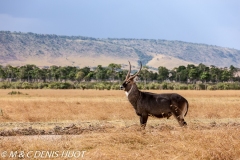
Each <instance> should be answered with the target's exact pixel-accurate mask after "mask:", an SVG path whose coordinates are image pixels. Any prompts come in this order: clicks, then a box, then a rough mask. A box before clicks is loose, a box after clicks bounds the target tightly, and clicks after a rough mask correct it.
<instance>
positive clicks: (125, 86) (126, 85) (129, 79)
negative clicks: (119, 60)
mask: <svg viewBox="0 0 240 160" xmlns="http://www.w3.org/2000/svg"><path fill="white" fill-rule="evenodd" d="M128 62H129V61H128ZM140 64H141V66H140V69H139V71H138V72H137V73H136V74H134V75H132V76H130V73H131V63H130V62H129V71H128V73H127V76H126V79H125V80H124V81H123V83H122V85H121V86H120V89H122V90H124V91H126V92H129V90H131V88H132V85H133V84H134V83H135V81H134V79H135V77H136V76H137V75H138V74H139V73H140V71H141V69H142V63H141V62H140Z"/></svg>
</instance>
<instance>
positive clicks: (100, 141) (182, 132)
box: [0, 90, 240, 160]
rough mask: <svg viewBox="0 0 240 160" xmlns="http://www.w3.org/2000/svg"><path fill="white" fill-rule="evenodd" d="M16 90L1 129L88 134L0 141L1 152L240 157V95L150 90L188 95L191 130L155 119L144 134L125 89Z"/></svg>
mask: <svg viewBox="0 0 240 160" xmlns="http://www.w3.org/2000/svg"><path fill="white" fill-rule="evenodd" d="M11 91H12V90H0V121H1V123H0V131H3V130H10V129H19V128H27V127H32V128H36V129H51V128H53V127H54V126H56V125H58V126H68V125H69V124H76V125H77V126H80V127H82V128H85V129H88V130H87V132H83V133H82V134H80V135H44V136H43V135H36V136H22V135H20V136H10V137H6V136H5V137H0V142H1V143H0V153H1V152H3V151H8V152H10V151H26V152H27V151H37V150H45V151H50V150H51V151H65V150H72V151H76V150H79V151H83V150H84V151H86V153H85V155H84V157H83V158H81V159H109V160H110V159H181V160H182V159H183V160H186V159H189V160H192V159H240V134H239V128H240V118H239V116H240V106H239V101H240V91H151V92H157V93H160V92H161V93H163V92H164V93H166V92H176V93H179V94H181V95H183V96H184V97H185V98H186V99H187V100H188V101H189V105H190V107H189V111H188V114H187V116H186V119H185V120H186V122H187V123H188V127H186V128H181V127H179V125H178V123H177V121H176V120H175V119H174V118H173V117H171V118H170V119H168V120H167V119H156V118H152V117H150V118H149V120H148V124H147V127H146V129H145V130H144V131H141V130H139V117H138V116H137V115H136V114H135V111H134V109H133V108H132V106H131V105H130V103H129V102H128V100H127V98H126V96H125V94H124V92H123V91H96V90H85V91H82V90H17V91H20V92H21V93H23V94H20V95H9V94H8V93H9V92H11ZM0 159H1V157H0ZM44 159H48V158H44ZM49 159H53V158H49ZM54 159H63V158H59V157H58V158H54ZM65 159H71V158H65Z"/></svg>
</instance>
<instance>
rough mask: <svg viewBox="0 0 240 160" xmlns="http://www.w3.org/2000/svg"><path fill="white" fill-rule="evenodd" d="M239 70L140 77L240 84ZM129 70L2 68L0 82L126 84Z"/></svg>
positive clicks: (192, 68)
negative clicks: (239, 82) (105, 82)
mask: <svg viewBox="0 0 240 160" xmlns="http://www.w3.org/2000/svg"><path fill="white" fill-rule="evenodd" d="M238 70H239V69H238V68H236V67H234V66H232V65H231V66H230V67H229V68H227V67H226V68H218V67H216V66H212V65H211V66H206V65H204V64H199V65H197V66H196V65H192V64H189V65H187V66H179V67H175V68H174V69H167V68H166V67H163V66H160V67H158V71H157V72H153V71H151V70H150V69H149V68H148V67H147V66H143V68H142V71H141V73H140V80H141V81H143V82H145V83H148V82H152V81H156V82H163V81H168V82H181V83H196V82H198V81H201V82H204V83H205V82H212V83H217V82H227V81H239V80H240V79H239V76H237V72H238ZM127 72H128V70H127V69H122V66H121V65H120V64H114V63H111V64H109V65H108V66H107V67H103V66H101V65H98V66H97V67H94V68H89V67H83V68H78V67H73V66H65V67H62V66H50V67H44V68H39V67H37V66H36V65H29V64H28V65H24V66H20V67H14V66H11V65H7V66H1V65H0V79H1V81H7V82H12V81H20V82H66V81H72V82H78V83H80V82H82V81H93V80H94V81H98V82H102V81H123V80H124V78H125V76H126V74H127Z"/></svg>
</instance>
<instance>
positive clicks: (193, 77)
mask: <svg viewBox="0 0 240 160" xmlns="http://www.w3.org/2000/svg"><path fill="white" fill-rule="evenodd" d="M188 77H189V78H190V80H191V81H193V80H196V79H197V78H198V70H197V68H191V69H190V70H189V73H188Z"/></svg>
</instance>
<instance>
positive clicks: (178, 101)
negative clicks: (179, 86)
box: [120, 62, 188, 129]
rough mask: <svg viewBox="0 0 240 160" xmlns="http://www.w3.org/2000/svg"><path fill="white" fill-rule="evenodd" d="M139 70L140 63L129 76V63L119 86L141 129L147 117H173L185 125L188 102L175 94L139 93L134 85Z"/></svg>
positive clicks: (181, 124)
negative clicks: (125, 74) (133, 110)
mask: <svg viewBox="0 0 240 160" xmlns="http://www.w3.org/2000/svg"><path fill="white" fill-rule="evenodd" d="M141 69H142V63H141V67H140V69H139V71H138V72H137V73H136V74H134V75H132V76H130V73H131V63H130V62H129V71H128V73H127V76H126V79H125V80H124V82H123V83H122V85H121V86H120V88H121V89H122V90H124V91H125V93H126V95H127V97H128V100H129V102H130V103H131V104H132V106H133V107H134V109H135V111H136V114H137V115H138V116H140V124H141V127H142V128H143V129H144V128H145V126H146V123H147V120H148V116H154V117H157V118H167V119H168V118H169V117H170V116H172V115H173V116H174V117H175V118H176V119H177V121H178V123H179V125H180V126H185V125H187V123H186V122H185V121H184V116H186V115H187V112H188V101H187V100H186V99H185V98H184V97H182V96H181V95H179V94H176V93H165V94H156V93H150V92H142V91H139V90H138V87H137V85H136V83H135V77H136V76H137V75H138V74H139V73H140V71H141Z"/></svg>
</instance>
